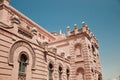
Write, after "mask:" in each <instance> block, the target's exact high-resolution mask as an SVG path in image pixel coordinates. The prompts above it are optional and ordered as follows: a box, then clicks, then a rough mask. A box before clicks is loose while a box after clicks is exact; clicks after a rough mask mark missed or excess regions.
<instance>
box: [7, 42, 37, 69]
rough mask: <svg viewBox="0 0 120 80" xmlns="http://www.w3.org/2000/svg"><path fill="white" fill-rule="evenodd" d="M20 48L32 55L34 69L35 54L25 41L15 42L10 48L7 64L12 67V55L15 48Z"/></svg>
mask: <svg viewBox="0 0 120 80" xmlns="http://www.w3.org/2000/svg"><path fill="white" fill-rule="evenodd" d="M21 46H24V47H26V48H27V49H28V50H29V51H30V53H31V55H32V59H33V60H32V61H33V62H32V69H35V59H36V58H35V52H34V50H33V48H32V47H31V45H29V44H28V43H27V42H25V41H17V42H15V43H14V44H13V45H12V47H11V49H10V52H9V58H8V62H9V64H10V65H12V66H14V65H13V63H14V61H13V56H14V54H15V50H16V49H17V48H19V47H21Z"/></svg>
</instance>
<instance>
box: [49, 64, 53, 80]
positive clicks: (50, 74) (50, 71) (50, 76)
mask: <svg viewBox="0 0 120 80" xmlns="http://www.w3.org/2000/svg"><path fill="white" fill-rule="evenodd" d="M48 70H49V80H53V77H52V73H53V65H52V64H51V63H50V64H49V67H48Z"/></svg>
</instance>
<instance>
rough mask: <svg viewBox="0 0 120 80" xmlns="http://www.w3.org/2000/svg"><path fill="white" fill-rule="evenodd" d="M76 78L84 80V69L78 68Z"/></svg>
mask: <svg viewBox="0 0 120 80" xmlns="http://www.w3.org/2000/svg"><path fill="white" fill-rule="evenodd" d="M76 78H77V80H84V69H83V68H81V67H80V68H78V69H77V71H76Z"/></svg>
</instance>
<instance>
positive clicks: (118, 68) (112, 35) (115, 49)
mask: <svg viewBox="0 0 120 80" xmlns="http://www.w3.org/2000/svg"><path fill="white" fill-rule="evenodd" d="M10 4H11V5H12V6H13V7H15V8H16V9H17V10H19V11H20V12H22V13H23V14H25V15H26V16H28V17H29V18H30V19H32V20H33V21H35V22H36V23H38V24H39V25H41V26H42V27H44V28H45V29H47V30H48V31H50V32H53V31H56V32H59V30H60V29H61V30H62V31H63V32H66V27H67V26H70V27H71V29H73V25H74V24H77V25H78V26H79V28H81V22H82V21H85V22H86V23H87V25H88V26H89V28H90V29H91V31H92V32H93V33H94V34H95V36H96V37H97V39H98V41H99V52H100V59H101V65H102V72H103V77H104V80H115V79H114V78H118V76H119V75H120V0H11V2H10Z"/></svg>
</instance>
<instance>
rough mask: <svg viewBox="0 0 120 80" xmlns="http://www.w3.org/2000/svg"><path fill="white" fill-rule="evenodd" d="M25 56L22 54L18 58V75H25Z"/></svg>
mask: <svg viewBox="0 0 120 80" xmlns="http://www.w3.org/2000/svg"><path fill="white" fill-rule="evenodd" d="M26 61H27V56H26V55H25V54H22V55H21V56H20V59H19V75H26V74H25V70H26V66H27V62H26Z"/></svg>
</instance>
